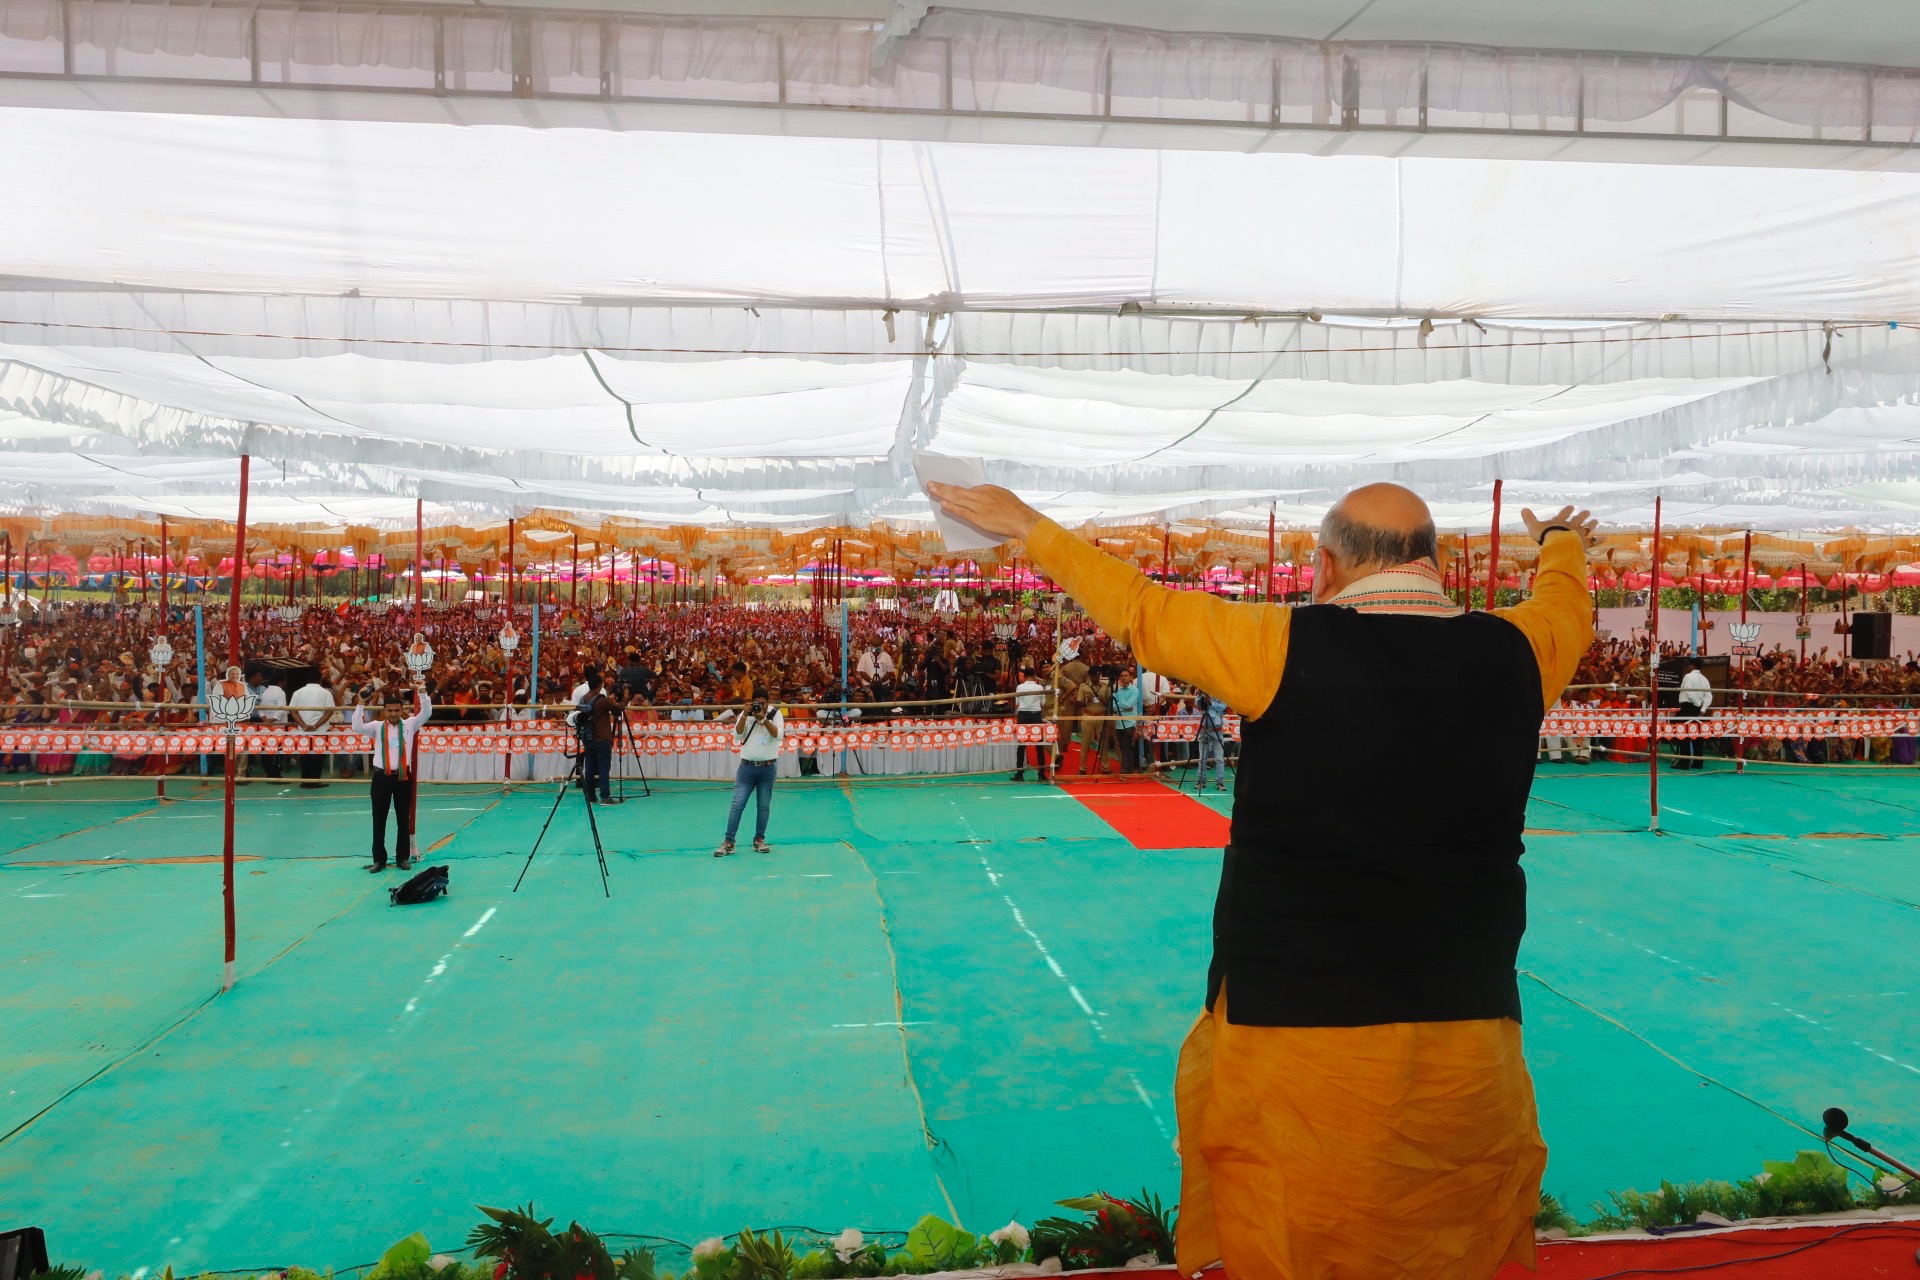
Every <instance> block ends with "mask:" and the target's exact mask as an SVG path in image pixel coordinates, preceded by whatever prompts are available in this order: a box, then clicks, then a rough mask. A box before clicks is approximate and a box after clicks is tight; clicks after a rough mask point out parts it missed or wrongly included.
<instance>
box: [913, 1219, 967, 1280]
mask: <svg viewBox="0 0 1920 1280" xmlns="http://www.w3.org/2000/svg"><path fill="white" fill-rule="evenodd" d="M902 1251H903V1252H904V1253H905V1254H906V1255H907V1256H908V1257H909V1258H911V1259H912V1260H913V1262H914V1264H915V1266H916V1268H918V1269H919V1270H922V1271H961V1270H964V1269H966V1268H968V1267H972V1266H977V1265H978V1264H979V1255H980V1238H979V1237H978V1236H976V1235H974V1234H973V1233H972V1232H971V1231H962V1230H961V1229H960V1228H959V1227H956V1226H954V1225H953V1224H952V1223H951V1222H948V1221H947V1220H946V1219H944V1218H937V1217H935V1216H934V1215H933V1214H931V1213H930V1214H928V1215H927V1216H926V1217H924V1218H922V1219H920V1221H918V1222H916V1223H914V1224H913V1230H911V1231H909V1232H907V1242H906V1244H905V1245H903V1246H902Z"/></svg>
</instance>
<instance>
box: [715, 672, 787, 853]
mask: <svg viewBox="0 0 1920 1280" xmlns="http://www.w3.org/2000/svg"><path fill="white" fill-rule="evenodd" d="M786 731H787V722H786V718H785V717H784V716H782V715H781V714H780V711H779V709H778V708H777V707H773V708H770V707H769V706H768V705H767V700H766V699H765V698H764V697H760V698H755V699H754V700H753V701H752V703H751V704H749V705H748V707H747V710H746V712H745V714H743V715H741V716H740V717H739V718H738V719H736V720H735V721H734V723H733V740H734V741H735V742H736V743H738V744H739V746H740V769H739V771H738V772H737V773H736V774H734V779H733V807H732V808H731V809H729V810H728V811H727V838H726V839H725V840H722V841H721V842H720V847H719V848H718V849H715V850H714V851H713V856H714V857H716V858H724V857H726V856H727V855H728V854H730V853H732V852H733V838H734V836H735V835H736V834H737V833H738V832H739V830H740V815H741V814H742V813H744V812H746V808H747V797H748V796H749V795H752V796H753V797H754V815H753V818H754V821H753V851H754V852H755V853H766V852H767V851H768V849H767V819H768V818H769V817H770V816H772V813H773V777H774V772H775V770H776V769H777V768H778V767H779V763H780V744H781V739H782V737H783V736H784V735H785V733H786Z"/></svg>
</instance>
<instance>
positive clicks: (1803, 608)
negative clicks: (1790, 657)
mask: <svg viewBox="0 0 1920 1280" xmlns="http://www.w3.org/2000/svg"><path fill="white" fill-rule="evenodd" d="M1811 616H1812V615H1810V614H1809V613H1808V612H1807V562H1806V561H1804V560H1802V561H1801V562H1800V625H1799V626H1797V627H1795V628H1794V630H1796V631H1803V630H1805V629H1806V628H1807V625H1808V622H1807V620H1808V618H1809V617H1811ZM1800 665H1801V666H1803V667H1804V666H1806V665H1807V638H1806V637H1805V636H1801V637H1800Z"/></svg>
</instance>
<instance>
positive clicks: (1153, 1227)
mask: <svg viewBox="0 0 1920 1280" xmlns="http://www.w3.org/2000/svg"><path fill="white" fill-rule="evenodd" d="M1055 1203H1057V1204H1058V1205H1060V1207H1061V1208H1063V1209H1078V1210H1079V1211H1080V1212H1082V1213H1088V1214H1092V1215H1093V1216H1092V1217H1091V1218H1043V1219H1041V1220H1040V1221H1039V1222H1036V1223H1035V1224H1034V1225H1033V1257H1034V1260H1035V1261H1036V1262H1037V1261H1040V1260H1042V1259H1045V1258H1059V1259H1060V1265H1061V1266H1063V1267H1069V1268H1072V1267H1123V1266H1125V1265H1126V1264H1127V1262H1128V1261H1129V1260H1130V1259H1133V1258H1136V1257H1139V1256H1140V1255H1141V1254H1149V1253H1150V1254H1152V1255H1153V1256H1154V1257H1156V1258H1158V1259H1159V1260H1160V1261H1161V1262H1172V1261H1173V1229H1174V1217H1175V1214H1174V1212H1172V1211H1169V1210H1167V1209H1166V1208H1164V1207H1163V1206H1162V1205H1161V1203H1160V1198H1159V1197H1158V1196H1156V1195H1154V1194H1153V1193H1151V1192H1148V1191H1143V1192H1141V1193H1140V1198H1139V1199H1137V1200H1122V1199H1119V1198H1118V1197H1116V1196H1110V1195H1107V1194H1106V1193H1104V1192H1101V1193H1098V1194H1095V1195H1091V1196H1080V1197H1078V1198H1076V1199H1073V1200H1060V1201H1056V1202H1055Z"/></svg>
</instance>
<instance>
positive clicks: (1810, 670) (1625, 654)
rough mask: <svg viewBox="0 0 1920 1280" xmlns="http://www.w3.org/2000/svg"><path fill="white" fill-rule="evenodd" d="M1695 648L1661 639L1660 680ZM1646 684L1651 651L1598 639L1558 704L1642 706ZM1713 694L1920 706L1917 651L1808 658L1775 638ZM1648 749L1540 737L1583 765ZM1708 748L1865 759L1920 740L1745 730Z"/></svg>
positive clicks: (1895, 753) (1756, 755)
mask: <svg viewBox="0 0 1920 1280" xmlns="http://www.w3.org/2000/svg"><path fill="white" fill-rule="evenodd" d="M1690 654H1691V650H1690V649H1689V647H1688V646H1687V645H1684V644H1678V643H1674V642H1671V641H1663V642H1662V643H1661V645H1660V669H1661V671H1662V673H1663V679H1662V684H1663V685H1665V684H1668V683H1677V680H1676V679H1675V677H1677V676H1678V674H1679V672H1680V671H1681V670H1682V668H1683V667H1684V665H1685V662H1686V659H1687V658H1688V657H1689V656H1690ZM1647 688H1648V684H1647V649H1646V645H1645V644H1644V643H1643V642H1641V641H1639V640H1635V639H1606V640H1597V641H1595V642H1594V644H1593V647H1592V648H1591V649H1589V650H1588V651H1587V653H1586V655H1585V656H1584V657H1583V658H1582V659H1581V661H1580V666H1579V669H1578V670H1577V671H1576V673H1575V674H1574V677H1573V681H1572V682H1571V683H1570V684H1569V685H1568V687H1567V691H1566V692H1565V693H1564V694H1563V695H1562V697H1561V703H1560V705H1562V706H1564V707H1568V708H1574V709H1584V708H1600V709H1621V708H1640V709H1645V707H1646V705H1647V693H1646V690H1647ZM1713 697H1715V698H1717V699H1719V700H1721V705H1728V704H1731V703H1734V702H1737V703H1738V704H1739V705H1741V706H1746V707H1776V708H1788V709H1795V708H1797V709H1803V710H1805V709H1820V708H1834V709H1857V708H1866V707H1902V708H1905V707H1916V708H1920V657H1917V656H1916V655H1915V654H1913V653H1911V652H1910V653H1907V654H1906V655H1904V657H1902V658H1900V659H1898V660H1894V661H1887V662H1874V663H1860V662H1848V661H1846V660H1844V659H1843V658H1842V657H1841V656H1840V655H1838V654H1836V653H1834V652H1833V651H1832V650H1831V649H1829V648H1826V647H1822V648H1821V649H1820V650H1818V651H1817V652H1815V653H1811V654H1809V655H1807V657H1806V659H1805V660H1804V661H1802V659H1801V657H1800V655H1799V653H1798V652H1797V651H1796V650H1789V649H1787V648H1784V647H1782V646H1777V645H1776V646H1775V647H1773V648H1772V649H1770V650H1766V651H1764V652H1762V653H1760V654H1758V655H1756V656H1754V657H1752V658H1749V659H1747V660H1745V661H1744V662H1743V663H1736V664H1735V665H1734V666H1733V668H1732V671H1731V682H1730V684H1729V685H1728V687H1726V688H1723V689H1720V690H1718V691H1716V692H1715V693H1714V695H1713ZM1646 751H1647V739H1646V737H1645V736H1644V735H1642V736H1629V737H1614V738H1594V739H1591V740H1585V739H1581V740H1570V741H1567V742H1557V741H1555V740H1552V739H1547V740H1543V742H1542V754H1543V755H1544V756H1545V757H1546V758H1547V759H1549V760H1558V759H1560V758H1561V756H1562V754H1563V753H1565V754H1566V755H1568V756H1569V757H1570V758H1572V759H1574V760H1576V761H1581V762H1585V761H1589V760H1591V759H1593V758H1594V755H1595V753H1600V754H1605V755H1610V756H1611V757H1613V758H1615V759H1620V760H1630V761H1644V760H1645V759H1646ZM1705 751H1706V752H1707V753H1708V754H1714V755H1721V756H1729V755H1734V754H1736V753H1737V754H1739V755H1740V756H1742V757H1744V758H1745V759H1748V760H1775V761H1785V762H1789V763H1797V764H1846V763H1856V762H1868V761H1871V762H1875V763H1882V764H1914V763H1916V761H1917V760H1920V740H1916V739H1915V738H1914V737H1912V736H1908V735H1899V734H1896V735H1884V736H1870V737H1862V738H1808V739H1799V738H1782V737H1749V738H1744V739H1740V740H1738V741H1737V742H1736V741H1735V740H1734V739H1731V738H1715V739H1710V740H1708V741H1707V742H1706V743H1705Z"/></svg>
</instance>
